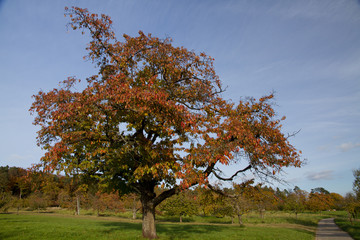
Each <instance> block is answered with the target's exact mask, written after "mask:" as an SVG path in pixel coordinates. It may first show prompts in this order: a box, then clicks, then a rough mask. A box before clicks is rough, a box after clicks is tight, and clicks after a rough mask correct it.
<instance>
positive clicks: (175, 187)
mask: <svg viewBox="0 0 360 240" xmlns="http://www.w3.org/2000/svg"><path fill="white" fill-rule="evenodd" d="M66 15H67V16H69V17H70V19H71V21H70V23H69V26H70V27H72V28H73V29H80V30H81V31H83V32H86V31H87V32H89V34H90V37H91V41H90V43H89V45H88V47H87V50H88V55H87V56H86V58H87V59H88V60H91V61H92V62H93V63H94V64H95V65H96V66H97V67H98V70H99V71H98V74H97V75H94V76H90V77H88V78H87V79H86V86H85V87H84V88H81V86H84V85H80V87H75V86H77V85H76V84H77V83H78V82H79V81H80V80H78V79H76V78H74V77H69V78H68V79H67V80H65V81H63V82H62V85H61V86H60V87H59V88H56V89H53V90H51V91H48V92H44V91H40V92H39V93H38V94H37V95H35V96H34V102H33V104H32V106H31V109H30V110H31V112H32V113H33V114H34V115H35V120H34V124H35V125H38V126H40V130H39V131H38V138H37V139H38V144H39V145H40V146H41V147H42V148H43V149H44V150H45V151H46V154H45V156H44V157H43V158H42V160H41V161H42V166H43V167H44V168H46V169H49V170H54V171H55V170H57V171H65V172H67V173H71V172H73V171H74V169H77V171H78V173H79V174H87V175H91V176H93V177H94V178H97V179H99V181H100V184H108V185H109V186H112V187H113V188H114V189H115V190H121V191H122V192H136V193H138V194H139V195H140V201H141V203H142V209H143V225H142V230H143V236H144V237H147V238H156V237H157V235H156V229H155V207H156V206H158V205H159V204H160V203H161V202H162V201H164V200H165V199H166V198H168V197H170V196H172V195H174V194H175V193H177V192H179V191H180V189H186V188H189V187H190V186H194V185H196V184H200V185H204V184H209V182H208V178H209V176H210V175H214V176H215V177H217V178H218V179H220V180H224V181H232V180H234V179H235V178H236V177H237V176H238V175H240V174H245V172H252V174H254V175H255V176H258V177H266V176H275V175H276V174H277V173H279V172H280V171H281V169H282V168H283V167H289V166H295V167H300V166H301V163H302V162H301V159H300V157H299V153H298V152H297V151H296V149H295V148H294V147H293V146H292V145H291V144H290V143H289V141H288V136H285V135H284V134H283V133H282V132H281V124H280V122H281V120H278V119H277V118H276V114H275V112H274V110H273V108H272V104H271V99H272V98H273V96H272V95H269V96H266V97H262V98H260V99H259V100H256V99H254V98H249V99H245V100H242V101H240V102H239V103H233V102H231V101H227V100H225V99H223V98H222V97H221V93H222V92H223V88H222V85H221V81H220V79H219V77H218V76H217V75H216V73H215V70H214V67H213V63H214V59H213V58H211V57H209V56H207V55H206V54H205V53H200V54H197V53H195V52H193V51H189V50H187V49H186V48H184V47H174V46H173V45H172V41H171V39H169V38H166V39H159V38H157V37H153V36H152V35H151V34H147V35H146V34H144V33H143V32H141V31H140V32H139V35H138V36H135V37H131V36H128V35H125V34H124V35H123V38H122V39H120V40H119V39H117V38H116V36H115V33H114V32H113V30H112V21H111V19H110V17H109V16H106V15H103V14H102V15H100V16H98V15H97V14H92V13H89V12H88V10H87V9H81V8H77V7H72V8H70V9H66ZM228 164H239V165H238V166H239V169H238V170H236V171H234V173H233V174H232V175H231V176H229V177H226V176H225V175H223V174H222V173H221V171H220V167H221V166H222V165H228ZM159 184H160V185H161V184H164V185H165V187H166V188H167V189H168V190H167V191H164V192H162V193H161V194H158V195H157V194H155V191H154V189H155V187H156V186H157V185H159Z"/></svg>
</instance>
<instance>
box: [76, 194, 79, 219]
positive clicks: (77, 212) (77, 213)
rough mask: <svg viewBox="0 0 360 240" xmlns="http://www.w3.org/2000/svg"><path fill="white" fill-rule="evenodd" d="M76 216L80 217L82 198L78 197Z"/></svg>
mask: <svg viewBox="0 0 360 240" xmlns="http://www.w3.org/2000/svg"><path fill="white" fill-rule="evenodd" d="M75 215H78V216H79V215H80V197H79V195H76V212H75Z"/></svg>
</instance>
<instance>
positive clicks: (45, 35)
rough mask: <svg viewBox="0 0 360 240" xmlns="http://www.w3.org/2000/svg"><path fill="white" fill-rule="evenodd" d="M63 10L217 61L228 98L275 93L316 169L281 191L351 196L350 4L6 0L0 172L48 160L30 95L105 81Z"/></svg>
mask: <svg viewBox="0 0 360 240" xmlns="http://www.w3.org/2000/svg"><path fill="white" fill-rule="evenodd" d="M65 6H79V7H84V8H88V9H89V10H90V11H92V12H96V13H105V14H108V15H110V16H111V18H112V20H113V22H114V29H115V32H116V33H117V36H118V37H119V38H120V36H121V35H122V34H123V33H126V34H128V35H132V36H133V35H136V34H137V32H138V31H139V30H142V31H144V32H145V33H152V34H153V35H155V36H157V37H160V38H165V37H171V38H172V39H173V40H174V42H173V43H174V45H176V46H184V47H186V48H188V49H190V50H195V51H196V52H205V53H207V54H208V55H210V56H212V57H214V58H215V68H216V71H217V73H218V75H219V76H220V78H221V79H222V82H223V84H224V85H225V86H228V88H227V91H226V92H225V93H224V97H225V98H228V99H232V100H233V101H238V100H239V99H240V98H241V97H246V96H254V97H257V98H258V97H261V96H263V95H266V94H269V93H271V92H273V91H274V92H275V96H276V99H275V100H276V104H277V106H276V110H277V112H278V114H279V116H280V117H281V116H283V115H285V116H286V117H287V119H286V120H285V122H284V132H286V133H293V132H296V131H298V130H301V131H300V132H299V133H298V134H297V135H296V136H295V137H294V138H292V139H291V142H292V143H293V144H294V145H295V146H296V147H297V148H298V149H300V150H302V152H303V158H306V159H307V165H305V166H304V167H302V168H300V169H286V172H287V173H288V174H287V175H285V176H284V178H285V179H286V180H287V181H288V182H289V185H280V186H279V187H281V188H293V187H294V186H295V185H297V186H299V187H300V188H301V189H304V190H307V191H310V190H311V189H312V188H315V187H324V188H325V189H327V190H329V191H331V192H337V193H340V194H345V193H346V192H349V191H351V190H352V182H353V179H354V178H353V176H352V170H353V169H357V168H360V158H359V157H360V2H359V1H352V0H346V1H345V0H344V1H342V0H334V1H331V0H328V1H321V0H317V1H309V0H298V1H296V0H294V1H227V0H224V1H211V0H209V1H205V0H198V1H193V0H184V1H171V0H154V1H145V0H144V1H140V0H139V1H138V0H126V1H123V0H119V1H107V0H102V1H89V0H88V1H60V0H59V1H45V0H43V1H36V0H33V1H26V0H11V1H10V0H5V1H1V0H0V36H1V37H0V72H1V77H0V110H1V111H0V112H1V115H0V133H1V135H0V136H1V137H0V165H9V166H19V167H29V166H30V165H31V164H32V163H35V162H38V161H39V158H40V157H41V156H42V154H43V153H42V151H41V150H40V148H39V147H37V146H36V131H37V130H38V129H37V128H36V127H34V126H33V125H32V121H33V117H32V116H30V114H29V112H28V109H29V107H30V105H31V103H32V99H31V96H32V95H34V94H36V93H37V92H38V91H39V90H40V89H42V90H50V89H52V88H53V87H57V86H58V82H60V81H62V80H64V79H66V78H67V77H68V76H76V77H78V78H81V79H84V78H86V77H87V76H90V75H92V74H94V73H96V69H95V68H94V67H93V66H92V65H91V63H90V62H85V61H84V60H83V59H82V57H83V56H84V55H86V52H85V47H86V44H87V42H88V40H89V39H88V38H87V37H86V36H82V35H81V34H80V32H74V31H72V30H67V28H66V26H65V25H66V23H67V21H68V19H67V18H65V17H64V7H65ZM275 186H277V185H275Z"/></svg>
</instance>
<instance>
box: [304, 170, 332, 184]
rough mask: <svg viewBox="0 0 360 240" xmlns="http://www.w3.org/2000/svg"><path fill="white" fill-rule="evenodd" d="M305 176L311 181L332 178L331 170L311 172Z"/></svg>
mask: <svg viewBox="0 0 360 240" xmlns="http://www.w3.org/2000/svg"><path fill="white" fill-rule="evenodd" d="M307 178H308V179H309V180H312V181H319V180H330V179H332V178H333V171H331V170H327V171H321V172H312V173H309V174H307Z"/></svg>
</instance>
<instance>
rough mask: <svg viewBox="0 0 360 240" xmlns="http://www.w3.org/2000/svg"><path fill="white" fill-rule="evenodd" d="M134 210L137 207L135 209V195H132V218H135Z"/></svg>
mask: <svg viewBox="0 0 360 240" xmlns="http://www.w3.org/2000/svg"><path fill="white" fill-rule="evenodd" d="M136 212H137V209H136V196H134V199H133V205H132V218H133V219H136Z"/></svg>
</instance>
